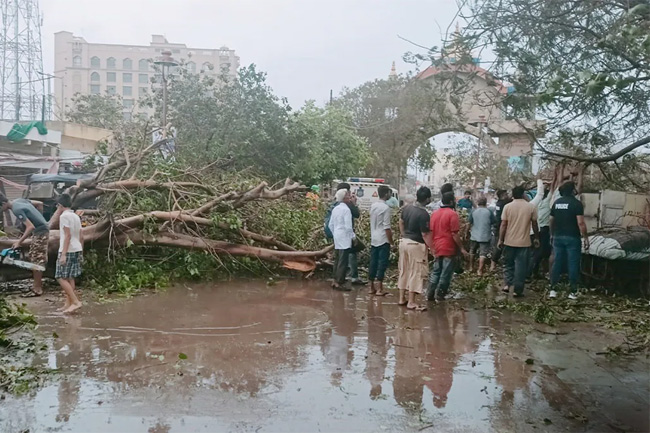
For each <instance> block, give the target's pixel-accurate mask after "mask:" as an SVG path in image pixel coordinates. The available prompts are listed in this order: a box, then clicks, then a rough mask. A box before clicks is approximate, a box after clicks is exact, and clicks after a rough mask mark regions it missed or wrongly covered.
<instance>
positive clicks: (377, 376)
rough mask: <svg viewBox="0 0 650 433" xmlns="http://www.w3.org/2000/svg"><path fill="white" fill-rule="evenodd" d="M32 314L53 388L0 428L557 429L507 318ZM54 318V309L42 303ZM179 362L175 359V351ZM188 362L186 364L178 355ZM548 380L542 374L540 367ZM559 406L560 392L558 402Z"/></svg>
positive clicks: (249, 286)
mask: <svg viewBox="0 0 650 433" xmlns="http://www.w3.org/2000/svg"><path fill="white" fill-rule="evenodd" d="M192 294H193V295H194V296H188V290H187V289H185V288H176V289H172V290H169V291H167V292H163V293H160V294H157V295H151V296H142V297H138V298H134V299H131V300H128V301H125V302H122V303H112V304H107V305H93V306H89V307H88V308H87V309H86V310H85V311H84V312H83V314H82V315H81V316H80V317H78V318H74V319H72V320H70V319H65V322H64V319H62V318H61V317H59V316H51V315H49V314H50V311H49V310H47V309H46V308H50V307H43V310H42V311H37V313H38V314H39V317H40V320H39V322H40V327H41V329H42V330H43V333H44V335H52V332H53V331H56V333H57V334H58V335H59V338H57V339H50V340H49V341H48V352H47V354H46V358H45V359H42V360H38V362H40V363H43V364H47V365H49V366H50V367H51V368H60V369H61V372H62V373H63V374H62V375H63V379H62V380H60V381H58V382H54V383H52V384H50V385H48V386H46V387H45V388H43V389H41V390H40V391H38V392H37V393H36V395H35V396H33V397H26V398H20V399H7V402H6V404H5V405H4V406H3V407H0V420H1V421H0V430H2V431H19V430H25V429H31V431H44V430H48V429H57V428H62V429H63V431H93V432H95V431H97V432H100V431H107V432H108V431H111V432H112V431H116V432H117V431H149V432H175V431H206V432H207V431H217V430H219V431H316V430H322V431H351V430H352V431H380V430H386V431H419V430H420V429H427V428H428V426H430V425H433V426H435V427H436V430H435V431H464V432H465V431H470V432H471V431H504V430H506V431H507V430H511V431H529V430H530V431H532V430H534V429H535V428H537V427H538V426H543V422H542V420H544V418H552V419H554V420H555V421H554V422H555V426H556V427H558V428H559V427H569V428H573V427H575V426H576V424H572V422H573V421H566V420H565V419H564V418H563V417H561V414H560V412H561V410H562V404H563V403H566V402H567V401H568V400H567V399H568V398H569V397H568V396H567V395H565V397H560V398H558V393H557V389H558V385H557V383H558V382H557V380H556V377H555V375H554V374H544V369H543V368H542V367H541V366H540V367H532V366H530V365H527V364H526V363H525V362H523V361H522V359H521V358H518V357H516V356H515V355H513V354H511V353H509V352H508V351H506V350H503V349H502V347H505V346H501V345H500V342H499V341H496V342H495V338H496V339H498V338H500V337H499V336H502V335H503V333H502V332H501V330H502V329H509V328H510V327H513V326H518V325H517V324H516V322H513V321H512V319H511V318H510V316H508V315H499V317H496V318H495V317H492V316H491V314H492V313H490V312H489V311H465V310H462V309H455V308H454V307H453V306H438V307H435V308H432V309H431V310H430V311H427V312H424V313H415V312H407V311H405V310H404V309H402V308H400V307H398V306H397V305H396V304H395V301H394V298H388V299H370V300H369V299H368V296H367V295H365V294H364V293H363V292H357V291H353V292H349V293H342V292H335V291H332V290H330V289H328V288H327V285H326V284H325V283H322V282H313V281H312V282H304V281H290V282H287V283H284V284H279V285H277V286H275V287H273V288H269V287H267V286H266V285H265V284H264V283H263V282H248V281H240V282H234V283H232V282H231V283H223V284H221V285H214V286H207V285H203V286H195V287H193V290H192ZM52 308H53V307H52ZM180 354H183V355H180ZM185 355H186V357H187V359H181V358H184V357H185ZM549 371H550V370H549ZM565 394H570V393H566V392H565Z"/></svg>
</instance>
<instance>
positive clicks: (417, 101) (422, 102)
mask: <svg viewBox="0 0 650 433" xmlns="http://www.w3.org/2000/svg"><path fill="white" fill-rule="evenodd" d="M334 105H335V106H337V107H343V108H345V109H346V110H348V111H350V112H351V113H352V115H353V120H354V126H355V128H356V130H357V132H358V133H359V135H361V136H363V137H365V138H366V139H367V140H368V144H369V146H370V150H371V152H372V159H371V161H370V163H369V164H368V166H367V168H366V174H368V175H371V176H386V177H388V178H389V179H390V180H391V181H392V182H396V183H398V182H399V180H401V179H403V178H404V176H405V175H406V165H407V163H408V162H409V160H412V162H414V163H415V164H417V165H418V166H419V168H421V169H428V168H431V167H433V165H434V163H435V160H434V158H435V149H434V148H433V147H432V145H431V143H430V141H429V137H431V136H433V135H435V134H436V133H437V132H440V130H441V129H442V128H443V127H444V125H449V113H448V111H447V99H446V97H444V96H443V95H441V94H440V92H439V90H438V89H436V88H434V87H433V85H432V82H431V81H425V80H419V79H416V78H412V77H407V76H398V77H392V78H389V79H386V80H374V81H369V82H367V83H364V84H362V85H361V86H359V87H356V88H354V89H344V90H343V92H342V93H341V95H340V96H339V97H338V98H337V99H336V100H335V101H334ZM416 151H417V152H416Z"/></svg>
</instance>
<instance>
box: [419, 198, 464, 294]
mask: <svg viewBox="0 0 650 433" xmlns="http://www.w3.org/2000/svg"><path fill="white" fill-rule="evenodd" d="M455 201H456V199H455V197H454V193H453V192H446V193H444V194H443V195H442V206H441V207H440V209H438V210H437V211H436V212H434V213H433V214H432V215H431V220H430V222H429V229H430V230H431V236H432V238H433V241H432V244H433V250H432V251H431V253H432V254H433V255H434V256H435V258H436V259H435V262H434V263H433V269H432V270H431V273H430V274H429V288H428V290H427V299H428V300H429V301H434V300H435V301H437V302H439V301H443V300H444V299H445V296H446V295H447V292H448V291H449V285H450V284H451V278H452V277H453V275H454V269H455V267H456V258H457V256H458V251H460V252H462V253H463V255H467V251H465V248H464V247H463V244H462V242H461V240H460V235H459V234H458V232H459V231H460V220H459V218H458V214H457V213H456V211H455V209H454V206H455Z"/></svg>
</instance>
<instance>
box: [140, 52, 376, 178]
mask: <svg viewBox="0 0 650 433" xmlns="http://www.w3.org/2000/svg"><path fill="white" fill-rule="evenodd" d="M160 102H161V100H160V97H159V94H158V92H154V94H153V97H152V100H151V101H150V103H151V105H153V106H154V107H156V110H159V109H160ZM168 106H169V119H170V121H171V123H172V124H173V125H174V127H176V129H177V131H178V136H177V149H178V151H179V157H180V158H182V159H184V160H185V161H186V162H188V163H189V164H190V165H192V164H198V163H205V161H211V160H215V159H219V158H230V159H231V160H232V166H233V168H234V169H237V170H243V169H249V170H253V171H255V172H257V173H259V174H260V175H263V176H264V177H265V178H268V179H272V180H278V179H281V178H286V177H291V178H293V179H296V180H300V181H303V182H314V183H319V182H329V181H330V180H332V179H334V178H335V177H339V176H344V175H349V174H353V175H354V174H357V173H358V172H359V169H360V167H363V166H364V165H365V164H366V163H367V160H368V151H367V146H366V145H365V142H364V141H363V139H362V138H361V137H359V136H358V135H357V134H356V133H355V132H354V128H353V124H352V119H351V116H350V115H349V114H348V113H346V112H345V111H344V110H343V109H336V108H334V107H331V108H330V107H327V108H325V109H321V108H318V107H316V106H315V105H314V103H313V102H310V103H307V105H305V107H304V108H303V109H301V110H299V111H297V112H293V111H292V109H291V107H290V106H289V104H288V103H287V101H286V99H283V98H279V97H278V96H276V95H275V94H274V93H273V90H272V89H271V88H270V87H269V86H268V85H267V84H266V74H265V73H263V72H260V71H258V70H257V69H256V67H255V65H250V66H248V67H244V68H241V69H240V70H239V71H238V74H237V76H236V77H234V78H233V77H230V76H228V75H226V74H221V75H220V76H217V77H216V78H211V77H204V76H200V75H197V74H190V73H187V72H181V73H180V74H179V75H176V76H173V77H172V78H171V80H170V84H169V93H168Z"/></svg>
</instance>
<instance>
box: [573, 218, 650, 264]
mask: <svg viewBox="0 0 650 433" xmlns="http://www.w3.org/2000/svg"><path fill="white" fill-rule="evenodd" d="M589 243H590V245H589V251H585V253H586V254H590V255H592V256H598V257H602V258H604V259H609V260H647V259H648V257H650V229H648V228H646V227H641V226H638V227H629V228H607V229H600V230H598V231H596V233H594V234H593V235H591V236H589Z"/></svg>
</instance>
